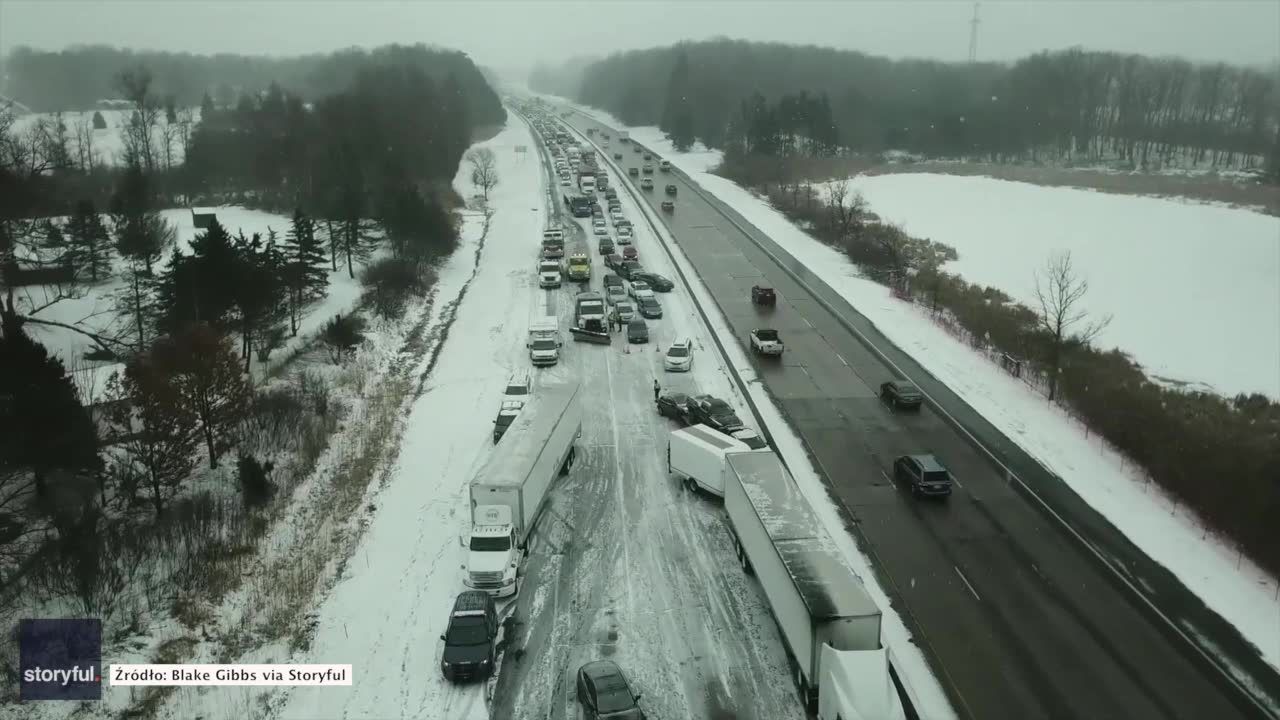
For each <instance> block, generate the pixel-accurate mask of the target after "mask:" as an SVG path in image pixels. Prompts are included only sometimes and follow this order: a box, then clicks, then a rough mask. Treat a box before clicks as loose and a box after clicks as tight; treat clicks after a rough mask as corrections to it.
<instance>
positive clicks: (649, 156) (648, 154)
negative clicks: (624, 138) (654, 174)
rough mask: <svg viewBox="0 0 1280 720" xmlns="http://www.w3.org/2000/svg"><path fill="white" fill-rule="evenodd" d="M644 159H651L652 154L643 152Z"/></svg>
mask: <svg viewBox="0 0 1280 720" xmlns="http://www.w3.org/2000/svg"><path fill="white" fill-rule="evenodd" d="M644 159H645V161H649V160H652V159H653V155H652V154H651V153H645V154H644Z"/></svg>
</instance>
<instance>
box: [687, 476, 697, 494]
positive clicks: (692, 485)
mask: <svg viewBox="0 0 1280 720" xmlns="http://www.w3.org/2000/svg"><path fill="white" fill-rule="evenodd" d="M684 486H685V488H686V489H687V490H688V491H689V492H691V493H696V492H698V483H697V481H696V480H694V479H693V478H691V477H687V478H685V479H684Z"/></svg>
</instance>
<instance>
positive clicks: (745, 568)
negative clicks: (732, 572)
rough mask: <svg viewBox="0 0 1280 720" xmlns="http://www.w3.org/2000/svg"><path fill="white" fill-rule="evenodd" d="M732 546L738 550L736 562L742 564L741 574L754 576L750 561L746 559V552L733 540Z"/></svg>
mask: <svg viewBox="0 0 1280 720" xmlns="http://www.w3.org/2000/svg"><path fill="white" fill-rule="evenodd" d="M734 545H736V546H737V549H738V562H740V563H742V572H743V573H745V574H747V575H755V571H753V570H752V569H751V560H749V559H747V551H746V550H743V549H742V545H741V543H738V541H737V540H736V539H735V540H734Z"/></svg>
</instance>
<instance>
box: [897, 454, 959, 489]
mask: <svg viewBox="0 0 1280 720" xmlns="http://www.w3.org/2000/svg"><path fill="white" fill-rule="evenodd" d="M893 476H894V477H895V478H897V479H898V480H901V481H902V482H905V483H908V484H910V485H911V494H912V495H915V496H916V497H920V496H922V495H928V496H934V497H947V496H948V495H950V494H951V473H950V472H948V471H947V469H946V468H945V467H943V466H942V463H940V462H938V459H937V458H936V457H934V456H932V455H903V456H902V457H900V458H898V459H897V460H894V461H893Z"/></svg>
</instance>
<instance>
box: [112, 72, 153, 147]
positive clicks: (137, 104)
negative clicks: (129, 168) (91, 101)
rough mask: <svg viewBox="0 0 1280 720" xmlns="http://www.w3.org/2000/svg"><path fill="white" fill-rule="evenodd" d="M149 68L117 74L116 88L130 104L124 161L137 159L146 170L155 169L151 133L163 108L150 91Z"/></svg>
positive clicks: (125, 134) (126, 126)
mask: <svg viewBox="0 0 1280 720" xmlns="http://www.w3.org/2000/svg"><path fill="white" fill-rule="evenodd" d="M151 79H152V78H151V71H150V70H148V69H147V68H145V67H142V66H138V67H135V68H130V69H128V70H125V71H123V72H121V73H120V74H119V75H118V76H116V88H117V89H118V90H119V91H120V92H121V93H122V94H123V95H124V96H125V98H126V99H128V100H129V101H130V102H132V103H133V117H132V118H131V119H130V120H129V121H128V122H127V123H126V124H125V132H124V141H125V143H124V146H125V147H124V151H125V161H126V163H131V162H137V163H138V164H139V165H141V166H142V167H144V168H146V170H147V172H152V171H154V170H155V169H156V152H155V142H154V140H153V138H152V132H153V131H154V129H155V127H156V125H158V124H159V120H160V114H161V113H162V112H163V108H161V107H160V105H159V104H158V103H157V102H156V98H155V97H154V96H153V95H152V93H151Z"/></svg>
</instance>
